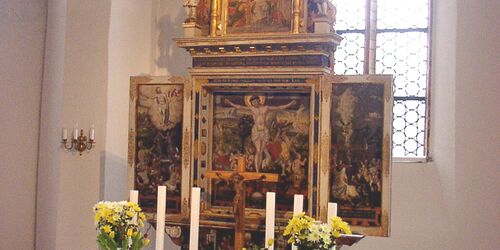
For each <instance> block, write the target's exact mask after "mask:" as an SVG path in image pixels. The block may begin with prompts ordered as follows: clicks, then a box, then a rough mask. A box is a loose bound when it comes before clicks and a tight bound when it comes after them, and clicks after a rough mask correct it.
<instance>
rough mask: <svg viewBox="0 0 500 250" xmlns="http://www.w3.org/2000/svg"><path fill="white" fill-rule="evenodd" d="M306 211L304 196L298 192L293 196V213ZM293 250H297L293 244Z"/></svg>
mask: <svg viewBox="0 0 500 250" xmlns="http://www.w3.org/2000/svg"><path fill="white" fill-rule="evenodd" d="M302 211H304V196H303V195H301V194H296V195H294V196H293V215H297V214H300V213H302ZM292 250H297V246H295V245H292Z"/></svg>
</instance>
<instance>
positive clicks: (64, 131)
mask: <svg viewBox="0 0 500 250" xmlns="http://www.w3.org/2000/svg"><path fill="white" fill-rule="evenodd" d="M62 139H63V140H67V139H68V130H67V129H66V128H63V130H62Z"/></svg>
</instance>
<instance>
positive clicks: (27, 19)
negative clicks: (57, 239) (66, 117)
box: [0, 0, 47, 249]
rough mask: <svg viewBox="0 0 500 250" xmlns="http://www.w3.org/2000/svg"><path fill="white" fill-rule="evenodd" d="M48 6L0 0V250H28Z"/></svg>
mask: <svg viewBox="0 0 500 250" xmlns="http://www.w3.org/2000/svg"><path fill="white" fill-rule="evenodd" d="M46 17H47V3H46V1H43V0H19V1H6V0H0V34H1V36H0V58H1V59H0V79H1V80H0V114H1V118H0V131H1V132H0V201H2V205H1V206H0V221H1V223H0V238H2V239H4V240H2V243H0V249H32V248H33V247H34V244H35V201H36V199H35V194H36V173H37V161H38V159H37V158H38V136H39V125H40V98H41V88H42V72H43V54H44V39H45V23H46Z"/></svg>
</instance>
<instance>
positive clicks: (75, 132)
mask: <svg viewBox="0 0 500 250" xmlns="http://www.w3.org/2000/svg"><path fill="white" fill-rule="evenodd" d="M73 139H74V140H76V139H78V128H77V127H75V129H74V130H73Z"/></svg>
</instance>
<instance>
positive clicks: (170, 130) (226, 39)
mask: <svg viewBox="0 0 500 250" xmlns="http://www.w3.org/2000/svg"><path fill="white" fill-rule="evenodd" d="M186 10H187V13H188V18H187V19H186V20H185V22H184V23H183V24H179V25H183V27H184V31H185V34H184V37H182V38H176V39H175V41H176V43H177V45H178V46H179V47H181V48H184V49H185V50H186V51H187V52H188V53H189V54H190V56H191V58H192V67H191V68H189V75H187V76H134V77H131V85H130V120H129V123H130V130H129V159H128V163H129V186H130V188H131V189H136V190H139V193H140V195H139V204H140V205H141V207H143V209H144V210H145V211H146V212H148V219H149V220H150V221H151V222H152V223H156V222H157V217H156V215H155V212H156V205H157V199H156V197H157V187H158V186H165V187H166V197H167V198H166V204H165V206H166V212H165V220H164V222H165V224H166V228H167V229H166V232H167V233H168V234H169V236H170V237H172V238H173V239H174V242H176V243H178V244H179V245H181V246H183V248H184V247H185V248H187V245H188V240H189V225H190V219H191V218H190V214H191V213H190V212H191V211H190V205H191V204H190V201H191V199H192V197H191V188H192V187H199V188H200V200H201V201H200V203H199V210H200V214H199V225H200V229H199V237H198V238H199V249H235V248H236V249H238V248H243V247H245V248H247V249H249V248H250V249H251V248H252V247H254V246H255V247H263V246H264V245H265V244H266V242H265V237H264V232H265V220H266V214H265V208H266V193H267V192H274V193H275V194H276V202H275V211H276V213H275V222H274V225H275V230H273V231H274V232H275V233H274V235H275V237H274V246H275V248H276V249H285V248H287V243H286V240H285V239H284V238H283V236H282V232H283V230H284V227H285V226H286V224H287V222H288V220H289V219H290V218H291V217H292V215H293V208H294V197H295V195H302V197H303V204H301V205H302V207H303V211H304V212H306V214H308V215H310V216H312V217H314V218H317V219H319V220H323V221H325V220H326V218H327V216H328V208H327V204H328V203H329V202H336V203H338V204H339V209H338V215H339V216H340V217H342V218H344V219H345V220H346V221H348V222H349V223H350V224H351V225H352V229H353V231H354V232H356V233H359V234H364V235H373V236H388V235H389V219H390V185H391V184H390V159H391V119H392V115H391V114H392V89H391V88H392V77H391V76H388V75H359V76H341V75H334V74H333V68H334V64H335V63H334V52H335V50H336V48H337V46H338V45H339V44H340V42H341V41H342V37H341V36H339V35H338V34H336V33H335V30H334V23H335V14H336V11H342V10H336V8H335V6H333V5H332V4H331V3H329V2H328V1H315V0H314V1H313V0H309V1H306V0H304V1H302V0H273V1H245V0H241V1H235V0H199V1H187V3H186ZM348 238H349V237H345V238H344V240H345V242H346V243H345V244H348V243H349V242H350V243H351V244H352V243H353V239H350V240H349V239H348Z"/></svg>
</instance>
